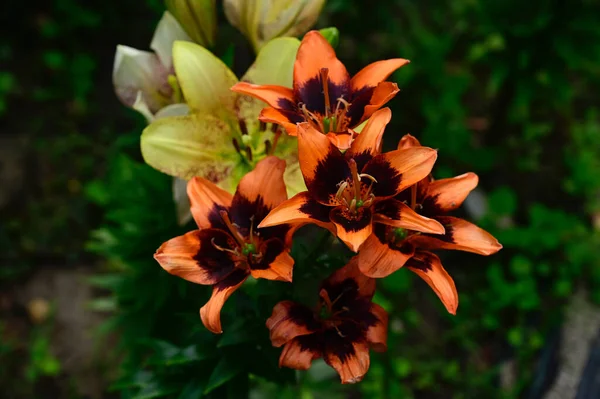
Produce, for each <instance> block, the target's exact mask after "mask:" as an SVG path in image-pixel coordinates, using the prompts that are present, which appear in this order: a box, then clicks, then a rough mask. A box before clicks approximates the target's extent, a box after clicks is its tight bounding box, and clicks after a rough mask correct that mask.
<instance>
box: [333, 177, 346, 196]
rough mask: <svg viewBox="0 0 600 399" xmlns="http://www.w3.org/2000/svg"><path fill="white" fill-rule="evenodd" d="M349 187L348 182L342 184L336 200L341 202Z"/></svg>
mask: <svg viewBox="0 0 600 399" xmlns="http://www.w3.org/2000/svg"><path fill="white" fill-rule="evenodd" d="M347 187H348V182H347V181H345V182H342V183H340V188H338V190H337V193H336V194H335V199H337V200H339V199H340V198H341V197H342V195H344V191H346V188H347Z"/></svg>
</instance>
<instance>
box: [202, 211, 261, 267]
mask: <svg viewBox="0 0 600 399" xmlns="http://www.w3.org/2000/svg"><path fill="white" fill-rule="evenodd" d="M219 214H220V215H221V218H222V219H223V222H224V223H225V225H226V226H227V228H228V229H229V232H230V233H231V235H232V236H233V238H235V240H236V242H237V244H238V245H237V246H236V247H235V248H234V249H229V248H223V247H221V246H219V245H217V244H216V243H215V241H214V240H212V241H211V242H212V245H213V246H214V247H215V248H217V249H218V250H219V251H225V252H230V253H232V254H233V255H234V256H235V257H236V258H238V259H237V260H238V261H240V263H239V266H240V267H242V268H247V267H248V263H256V262H259V261H260V260H261V259H262V256H263V254H262V253H260V252H259V251H258V243H259V238H258V236H259V234H258V233H254V216H252V217H250V232H249V234H248V237H244V236H243V235H242V234H241V233H240V227H239V226H238V225H236V224H235V223H232V222H231V219H229V215H228V214H227V212H226V211H220V212H219Z"/></svg>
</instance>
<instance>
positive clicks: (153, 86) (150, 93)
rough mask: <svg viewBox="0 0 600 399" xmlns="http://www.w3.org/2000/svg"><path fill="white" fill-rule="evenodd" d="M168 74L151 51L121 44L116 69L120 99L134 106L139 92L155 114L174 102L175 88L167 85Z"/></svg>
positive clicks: (115, 79)
mask: <svg viewBox="0 0 600 399" xmlns="http://www.w3.org/2000/svg"><path fill="white" fill-rule="evenodd" d="M167 76H168V72H167V70H166V69H165V68H164V67H163V65H162V64H161V63H160V60H159V59H158V57H157V56H156V55H155V54H153V53H150V52H148V51H141V50H137V49H134V48H132V47H128V46H123V45H118V46H117V51H116V54H115V62H114V66H113V74H112V78H113V85H114V87H115V92H116V94H117V96H118V97H119V99H120V100H121V101H122V102H123V104H125V105H126V106H128V107H133V104H134V103H135V101H136V98H137V95H138V91H141V92H142V94H143V97H144V98H143V100H144V102H145V103H146V104H147V106H148V109H149V110H150V111H151V112H156V111H158V110H159V109H161V108H162V107H164V106H166V105H168V104H169V103H170V98H171V94H172V89H171V87H170V86H169V84H168V83H167Z"/></svg>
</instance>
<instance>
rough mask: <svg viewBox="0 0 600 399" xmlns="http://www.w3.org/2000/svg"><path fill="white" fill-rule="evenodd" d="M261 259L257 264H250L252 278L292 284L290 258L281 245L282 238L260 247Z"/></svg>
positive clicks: (269, 241) (292, 259)
mask: <svg viewBox="0 0 600 399" xmlns="http://www.w3.org/2000/svg"><path fill="white" fill-rule="evenodd" d="M260 252H261V254H262V255H263V258H262V259H261V260H260V262H259V263H257V264H253V263H251V264H250V269H251V270H250V273H251V274H252V277H254V278H264V279H267V280H277V281H287V282H292V269H293V267H294V258H292V257H291V256H290V254H289V252H288V249H287V248H286V246H285V244H284V243H283V238H281V239H280V238H271V239H270V240H267V241H266V242H264V243H263V245H261V248H260Z"/></svg>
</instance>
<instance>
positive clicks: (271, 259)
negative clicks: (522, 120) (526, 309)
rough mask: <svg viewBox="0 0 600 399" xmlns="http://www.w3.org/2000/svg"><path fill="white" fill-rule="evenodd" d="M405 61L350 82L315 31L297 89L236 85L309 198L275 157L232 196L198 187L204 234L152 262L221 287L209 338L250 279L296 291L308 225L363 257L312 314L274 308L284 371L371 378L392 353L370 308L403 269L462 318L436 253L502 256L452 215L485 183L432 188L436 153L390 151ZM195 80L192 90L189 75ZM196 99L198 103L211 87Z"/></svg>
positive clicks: (195, 198) (191, 192)
mask: <svg viewBox="0 0 600 399" xmlns="http://www.w3.org/2000/svg"><path fill="white" fill-rule="evenodd" d="M179 46H180V47H181V49H183V48H184V46H183V45H179ZM181 49H177V47H176V50H177V51H181ZM176 55H177V53H176ZM407 63H408V61H407V60H404V59H390V60H384V61H379V62H375V63H373V64H370V65H368V66H367V67H365V68H364V69H362V70H361V71H360V72H358V73H357V74H356V75H354V76H353V77H350V75H349V74H348V72H347V70H346V68H345V67H344V65H343V64H342V63H341V62H340V61H339V60H338V58H337V57H336V54H335V51H334V49H333V48H332V47H331V45H330V44H329V43H328V42H327V40H326V39H325V38H324V37H323V36H322V35H321V34H320V33H319V32H317V31H311V32H309V33H307V34H306V35H305V36H304V38H303V40H302V42H301V43H300V45H299V47H298V49H297V53H296V56H295V61H294V63H293V80H292V83H291V84H290V85H289V86H282V85H277V84H257V83H256V82H251V81H247V80H246V81H242V82H232V92H233V93H236V94H238V93H239V94H241V95H249V96H251V97H253V98H255V99H259V100H261V101H263V102H265V103H266V104H267V106H266V107H264V108H263V109H262V110H261V111H260V113H259V114H258V120H259V122H257V123H259V124H269V125H270V126H271V125H272V126H279V127H281V128H282V129H284V130H285V132H287V138H288V139H293V137H296V138H297V161H295V163H294V164H293V165H292V167H294V166H295V167H297V168H298V170H299V171H300V172H301V175H302V178H303V181H304V183H305V186H306V189H305V190H302V191H300V192H298V193H297V194H295V195H293V196H292V197H291V198H289V199H288V191H289V190H287V188H286V182H285V181H284V175H285V170H286V167H287V168H289V167H290V162H289V161H288V162H287V166H286V161H284V160H282V159H279V158H277V157H276V156H274V155H272V154H273V152H272V151H271V152H269V153H268V154H266V155H265V157H264V158H263V159H262V160H260V161H259V162H257V163H256V166H255V167H254V169H253V170H251V171H250V172H248V173H247V174H245V175H244V177H243V178H242V179H241V180H240V182H239V184H238V185H237V188H236V191H235V193H234V194H233V195H232V194H230V193H229V192H228V191H226V190H224V189H223V188H220V187H219V186H217V184H215V182H214V181H211V179H209V178H207V177H202V176H195V177H193V178H192V179H191V180H190V181H189V183H188V184H187V194H188V196H189V199H190V203H191V213H192V215H193V218H194V220H195V222H196V224H197V226H198V229H197V230H194V231H191V232H189V233H187V234H185V235H183V236H180V237H176V238H173V239H171V240H169V241H167V242H165V243H164V244H163V245H162V246H161V247H160V248H159V249H158V251H157V252H156V254H155V259H156V260H157V261H158V262H159V263H160V265H161V266H162V267H163V268H164V269H165V270H166V271H167V272H169V273H171V274H174V275H177V276H179V277H181V278H184V279H186V280H188V281H191V282H193V283H197V284H203V285H210V286H212V287H213V293H212V296H211V298H210V300H209V301H208V303H206V304H205V305H204V306H203V307H202V308H201V309H200V316H201V319H202V322H203V323H204V325H205V326H206V328H208V329H209V330H210V331H212V332H214V333H220V332H222V326H221V318H220V313H221V309H222V307H223V305H224V303H225V301H226V300H227V298H228V297H229V296H230V295H231V294H232V293H233V292H234V291H235V290H237V289H238V288H239V287H240V286H241V285H242V283H243V282H244V281H245V280H246V279H248V278H249V277H250V276H252V277H254V278H264V279H268V280H278V281H282V282H288V283H291V282H292V280H293V279H292V276H293V268H294V259H293V258H292V257H291V255H290V249H291V245H292V242H293V237H294V234H295V233H296V232H297V231H298V228H299V227H301V226H304V225H306V224H316V225H317V226H320V227H322V228H325V229H327V230H329V231H330V232H331V233H332V234H334V235H336V236H337V237H338V238H339V239H340V240H341V241H342V242H343V243H344V244H345V245H346V246H347V247H348V248H349V249H350V250H351V251H352V252H354V253H355V256H354V257H352V258H351V259H350V260H349V262H348V264H347V265H346V266H344V267H342V268H341V269H339V270H336V271H335V272H334V273H333V274H332V275H330V276H329V277H328V278H327V279H325V280H324V281H323V282H322V283H321V288H320V290H319V291H318V292H315V296H316V305H315V307H313V308H310V307H307V306H306V305H304V304H299V303H295V302H293V301H289V300H286V301H283V302H280V303H277V304H275V306H274V308H273V313H272V315H271V317H270V318H269V319H268V320H267V322H266V326H267V328H268V329H269V330H270V338H271V341H272V344H273V345H274V346H275V347H283V350H282V352H281V356H280V360H279V363H280V366H285V367H291V368H294V369H302V370H304V369H308V368H309V367H310V366H311V362H312V361H313V360H314V359H317V358H321V357H322V358H323V359H324V360H325V362H326V363H327V364H329V365H330V366H331V367H333V368H334V369H335V370H336V371H337V372H338V373H339V375H340V378H341V381H342V383H353V382H356V381H360V380H361V379H362V378H363V376H364V375H365V373H366V372H367V370H368V368H369V351H370V349H373V350H375V351H384V350H385V349H386V341H387V324H388V315H387V313H386V311H385V310H384V309H383V308H382V307H381V306H379V305H377V304H375V303H373V302H372V298H373V295H374V292H375V286H376V280H377V279H380V278H385V277H386V276H389V275H390V274H392V273H394V272H396V271H398V270H399V269H401V268H403V267H405V268H407V269H409V270H411V271H412V272H414V273H416V274H417V275H418V276H419V277H421V278H422V279H423V280H424V281H425V282H426V283H427V284H428V285H429V286H430V287H431V288H432V289H433V291H434V292H435V294H436V295H437V296H438V297H439V298H440V300H441V301H442V303H443V304H444V306H445V307H446V309H447V310H448V312H450V313H452V314H455V313H456V310H457V307H458V294H457V290H456V287H455V284H454V281H453V280H452V278H451V277H450V275H449V274H448V273H447V272H446V270H445V269H444V267H443V266H442V263H441V261H440V258H439V257H438V256H437V255H436V254H434V253H433V252H431V251H433V250H439V249H450V250H462V251H469V252H474V253H477V254H482V255H490V254H493V253H495V252H497V251H498V250H500V248H501V245H500V244H499V243H498V241H497V240H496V239H495V238H494V237H493V236H492V235H490V234H489V233H487V232H486V231H484V230H482V229H480V228H479V227H477V226H475V225H474V224H472V223H470V222H467V221H466V220H463V219H459V218H457V217H454V216H449V215H448V213H449V212H452V211H454V210H455V209H457V208H458V207H459V206H460V205H461V204H462V202H463V201H464V200H465V198H466V197H467V195H468V194H469V192H470V191H471V190H473V189H474V188H475V187H476V186H477V183H478V177H477V175H475V174H474V173H466V174H463V175H460V176H457V177H454V178H450V179H441V180H435V179H434V178H433V177H432V174H431V172H432V168H433V166H434V163H435V161H436V158H437V151H436V150H434V149H431V148H429V147H424V146H422V145H421V144H420V143H419V142H418V141H417V139H415V138H414V137H412V136H410V135H406V136H404V137H403V138H402V139H401V140H400V142H399V143H398V146H397V149H396V150H393V151H389V152H383V151H382V138H383V134H384V131H385V128H386V125H387V124H388V123H389V122H390V120H391V116H392V115H391V111H390V109H389V108H381V107H382V106H384V105H385V104H386V103H387V102H388V101H389V100H390V99H392V98H393V97H394V96H395V95H396V94H397V93H398V91H399V89H398V87H397V85H396V84H395V83H392V82H389V81H387V79H388V77H389V76H390V75H391V74H392V73H393V72H394V71H395V70H396V69H398V68H400V67H402V66H403V65H406V64H407ZM177 68H178V66H177V60H176V64H175V69H176V70H177ZM178 72H179V71H178ZM182 76H183V75H182ZM185 76H189V80H190V81H192V80H193V79H194V76H193V74H191V73H190V74H187V73H186V74H185ZM181 82H182V84H185V83H186V79H182V80H181ZM188 84H189V83H188ZM182 87H183V89H184V94H185V95H186V98H188V97H189V98H192V97H193V96H191V94H192V92H191V91H190V89H189V88H188V89H187V91H188V93H186V88H185V85H183V86H182ZM193 90H195V91H196V92H197V93H196V95H198V96H200V93H201V92H202V90H203V88H202V86H201V85H195V88H194V89H193ZM205 98H206V96H205ZM242 98H243V97H242ZM234 99H235V100H237V101H239V100H240V98H239V97H235V98H234ZM234 99H233V98H232V103H233V101H234ZM190 106H192V107H193V106H194V104H190ZM197 106H198V107H200V106H201V102H198V103H197ZM234 109H235V108H234ZM180 118H181V117H180ZM186 118H188V119H186V120H184V119H178V121H181V123H183V122H185V123H186V124H187V125H188V126H190V127H191V126H199V125H193V123H195V122H193V121H194V119H191V118H195V120H197V121H198V120H201V118H203V117H200V116H194V117H192V116H187V117H186ZM204 118H208V117H204ZM166 120H167V119H165V121H166ZM174 123H175V120H173V123H172V124H171V125H169V124H167V122H164V126H174ZM161 125H163V124H161ZM181 128H182V129H183V128H184V126H183V125H182V127H181ZM195 131H197V132H198V133H197V134H202V133H200V131H199V130H195ZM211 132H212V133H214V134H215V135H217V134H218V135H221V136H223V135H225V133H224V131H211ZM212 133H211V134H212ZM144 134H145V135H146V134H149V133H144ZM193 134H196V133H193ZM207 134H208V133H207ZM207 140H209V138H207ZM210 140H214V138H210ZM294 144H295V143H294ZM271 145H272V147H275V146H276V145H277V143H272V144H271ZM294 147H295V146H294ZM317 294H318V295H317Z"/></svg>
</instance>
